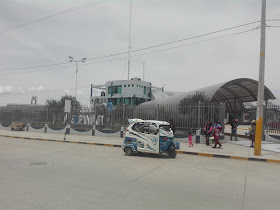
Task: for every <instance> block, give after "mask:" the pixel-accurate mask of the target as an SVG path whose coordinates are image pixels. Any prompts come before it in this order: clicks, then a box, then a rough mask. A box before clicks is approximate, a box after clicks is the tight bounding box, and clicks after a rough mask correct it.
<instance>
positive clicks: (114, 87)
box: [108, 85, 122, 94]
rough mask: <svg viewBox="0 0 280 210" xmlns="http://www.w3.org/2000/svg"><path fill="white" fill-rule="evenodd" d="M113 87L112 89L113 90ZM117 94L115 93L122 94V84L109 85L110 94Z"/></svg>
mask: <svg viewBox="0 0 280 210" xmlns="http://www.w3.org/2000/svg"><path fill="white" fill-rule="evenodd" d="M111 89H112V91H111ZM112 93H113V94H115V93H119V94H121V93H122V86H121V85H118V86H109V87H108V94H112Z"/></svg>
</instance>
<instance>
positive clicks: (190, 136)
mask: <svg viewBox="0 0 280 210" xmlns="http://www.w3.org/2000/svg"><path fill="white" fill-rule="evenodd" d="M189 147H193V143H192V133H191V132H189Z"/></svg>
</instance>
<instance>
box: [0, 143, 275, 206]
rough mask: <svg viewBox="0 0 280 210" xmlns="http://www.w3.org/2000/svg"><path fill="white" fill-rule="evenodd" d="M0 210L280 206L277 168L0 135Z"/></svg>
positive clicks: (233, 161) (243, 162)
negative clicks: (174, 157)
mask: <svg viewBox="0 0 280 210" xmlns="http://www.w3.org/2000/svg"><path fill="white" fill-rule="evenodd" d="M0 169H1V170H0V209H254V210H256V209H279V208H280V201H279V195H280V179H279V174H280V164H277V163H263V162H260V163H259V162H248V161H243V160H230V159H218V158H207V157H198V156H189V155H180V154H179V155H178V156H177V158H176V159H169V158H167V157H165V156H158V155H147V154H146V155H143V154H142V155H136V156H131V157H127V156H125V155H124V153H123V152H122V150H121V149H120V148H113V147H112V148H111V147H102V146H91V145H82V144H71V143H58V142H45V141H32V140H20V139H11V138H0Z"/></svg>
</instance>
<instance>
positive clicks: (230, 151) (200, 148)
mask: <svg viewBox="0 0 280 210" xmlns="http://www.w3.org/2000/svg"><path fill="white" fill-rule="evenodd" d="M0 136H7V137H16V138H28V139H32V140H45V141H48V140H56V141H58V142H64V140H63V138H64V134H50V133H35V132H25V131H8V130H0ZM226 138H227V139H226V140H229V139H228V137H226ZM66 142H70V143H84V144H96V145H103V146H114V147H120V145H121V144H122V143H123V139H122V138H117V137H100V136H81V135H66ZM247 143H248V142H247V141H246V140H245V141H244V140H241V139H240V141H237V142H226V143H224V144H223V146H222V148H221V149H218V148H216V149H214V148H212V146H213V144H212V145H210V146H206V145H205V144H194V147H189V145H188V143H183V142H181V143H180V144H181V148H180V150H178V153H181V154H193V155H198V156H208V157H220V158H231V159H247V160H251V159H254V160H263V161H268V162H279V163H280V153H278V152H273V151H267V150H263V149H262V155H261V156H254V149H253V148H250V147H248V146H246V145H247ZM244 145H245V146H244ZM264 145H265V144H263V147H264ZM278 145H279V148H280V144H278ZM267 159H269V160H267ZM270 160H271V161H270ZM274 160H275V161H274Z"/></svg>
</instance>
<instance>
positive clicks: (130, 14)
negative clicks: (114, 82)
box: [127, 0, 132, 80]
mask: <svg viewBox="0 0 280 210" xmlns="http://www.w3.org/2000/svg"><path fill="white" fill-rule="evenodd" d="M131 20H132V0H130V7H129V34H128V36H129V41H128V66H127V67H128V69H127V71H128V74H127V80H129V72H130V60H131V55H130V51H131Z"/></svg>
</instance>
